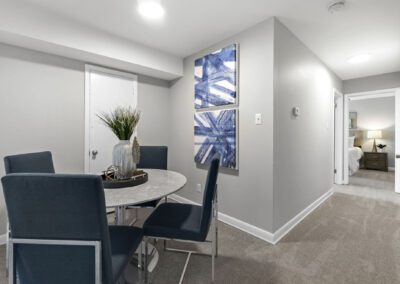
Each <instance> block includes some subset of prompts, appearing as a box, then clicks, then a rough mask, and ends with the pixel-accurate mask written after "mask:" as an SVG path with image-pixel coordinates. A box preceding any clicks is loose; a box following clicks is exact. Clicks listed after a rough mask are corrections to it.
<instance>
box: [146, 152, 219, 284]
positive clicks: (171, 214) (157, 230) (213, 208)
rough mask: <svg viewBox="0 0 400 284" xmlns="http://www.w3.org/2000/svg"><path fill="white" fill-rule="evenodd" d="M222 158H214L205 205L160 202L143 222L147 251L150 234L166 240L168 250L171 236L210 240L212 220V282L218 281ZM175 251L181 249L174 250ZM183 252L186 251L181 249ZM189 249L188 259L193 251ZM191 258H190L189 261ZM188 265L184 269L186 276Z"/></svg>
mask: <svg viewBox="0 0 400 284" xmlns="http://www.w3.org/2000/svg"><path fill="white" fill-rule="evenodd" d="M219 161H220V160H219V158H218V157H216V158H213V160H212V161H211V164H210V167H209V170H208V175H207V180H206V183H205V185H206V186H205V189H204V193H203V204H202V206H198V205H192V204H180V203H164V204H161V205H159V206H158V207H157V208H156V209H155V210H154V211H153V213H151V215H150V216H149V217H148V218H147V220H146V221H145V222H144V224H143V232H144V235H145V248H146V250H147V244H148V237H150V238H155V239H157V238H159V239H164V246H165V249H166V250H168V248H167V244H166V241H167V240H168V239H173V240H180V241H195V242H206V241H207V240H206V238H207V234H208V231H209V229H210V225H211V223H214V231H213V234H212V242H211V244H212V254H211V262H212V273H211V275H212V281H214V270H215V256H216V255H217V254H218V253H217V250H218V245H217V240H218V229H217V221H218V220H217V216H218V211H217V210H218V209H217V207H218V206H217V179H218V171H219ZM174 251H177V250H176V249H174ZM181 252H182V251H181ZM187 252H188V259H189V258H190V255H191V254H192V253H193V252H192V251H187ZM187 261H188V260H187ZM185 269H186V266H185V268H184V270H183V272H182V275H181V279H183V278H182V277H183V276H184V273H185Z"/></svg>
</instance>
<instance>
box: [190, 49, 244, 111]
mask: <svg viewBox="0 0 400 284" xmlns="http://www.w3.org/2000/svg"><path fill="white" fill-rule="evenodd" d="M194 80H195V83H194V89H195V100H194V105H195V108H196V109H202V108H210V107H216V106H228V105H236V104H237V100H238V44H231V45H229V46H227V47H225V48H221V49H219V50H217V51H215V52H212V53H210V54H208V55H206V56H204V57H201V58H199V59H196V60H195V64H194Z"/></svg>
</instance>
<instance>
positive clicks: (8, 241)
mask: <svg viewBox="0 0 400 284" xmlns="http://www.w3.org/2000/svg"><path fill="white" fill-rule="evenodd" d="M6 238H7V239H6V276H7V277H8V260H9V258H10V225H9V223H8V222H7V234H6Z"/></svg>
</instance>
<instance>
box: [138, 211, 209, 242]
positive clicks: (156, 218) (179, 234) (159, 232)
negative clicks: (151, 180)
mask: <svg viewBox="0 0 400 284" xmlns="http://www.w3.org/2000/svg"><path fill="white" fill-rule="evenodd" d="M201 211H202V207H201V206H197V205H191V204H179V203H163V204H161V205H160V206H158V207H157V208H156V209H155V210H154V211H153V213H152V214H151V215H150V216H149V218H148V219H147V220H146V222H145V223H144V225H143V231H144V234H145V235H146V236H151V237H159V238H168V239H181V240H192V241H204V240H205V237H204V236H202V235H201V234H200V221H201Z"/></svg>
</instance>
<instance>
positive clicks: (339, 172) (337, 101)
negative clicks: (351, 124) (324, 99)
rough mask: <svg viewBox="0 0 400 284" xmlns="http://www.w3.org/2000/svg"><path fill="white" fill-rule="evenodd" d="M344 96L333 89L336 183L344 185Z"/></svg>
mask: <svg viewBox="0 0 400 284" xmlns="http://www.w3.org/2000/svg"><path fill="white" fill-rule="evenodd" d="M343 97H344V96H343V94H342V93H341V92H340V91H339V90H337V89H335V88H334V89H333V105H334V110H333V137H334V152H333V155H334V157H333V161H334V174H333V176H334V179H333V180H334V183H335V184H343V158H344V157H343V156H344V151H343V141H344V140H343V133H344V130H343Z"/></svg>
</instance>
